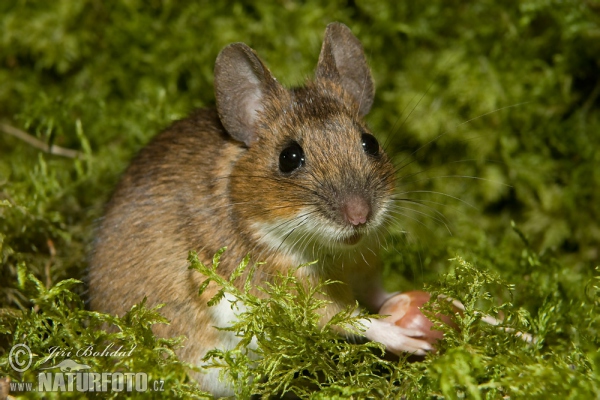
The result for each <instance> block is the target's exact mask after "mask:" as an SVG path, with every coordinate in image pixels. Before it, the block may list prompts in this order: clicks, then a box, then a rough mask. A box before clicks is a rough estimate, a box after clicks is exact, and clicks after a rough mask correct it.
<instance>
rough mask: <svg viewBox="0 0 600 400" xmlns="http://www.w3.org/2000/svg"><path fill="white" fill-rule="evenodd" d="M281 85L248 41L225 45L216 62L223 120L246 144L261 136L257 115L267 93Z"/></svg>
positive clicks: (237, 137)
mask: <svg viewBox="0 0 600 400" xmlns="http://www.w3.org/2000/svg"><path fill="white" fill-rule="evenodd" d="M278 86H279V83H278V82H277V80H276V79H275V78H274V77H273V75H272V74H271V72H270V71H269V69H268V68H267V67H265V65H264V64H263V63H262V61H261V60H260V59H259V58H258V56H257V55H256V53H255V52H254V50H252V49H251V48H250V47H248V46H246V45H245V44H244V43H233V44H230V45H229V46H227V47H225V48H224V49H223V50H221V52H220V53H219V55H218V56H217V60H216V62H215V97H216V100H217V112H218V113H219V118H220V119H221V123H222V124H223V126H224V127H225V129H226V130H227V132H229V134H230V135H231V136H232V137H233V138H234V139H237V140H239V141H241V142H244V143H245V144H246V146H250V145H251V144H252V143H253V142H255V141H256V140H257V139H258V137H257V134H256V122H257V115H258V112H260V111H261V110H262V109H263V102H264V98H265V95H266V94H267V93H268V92H270V91H273V90H276V89H277V88H278Z"/></svg>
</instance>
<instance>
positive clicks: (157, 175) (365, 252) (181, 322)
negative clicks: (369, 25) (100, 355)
mask: <svg viewBox="0 0 600 400" xmlns="http://www.w3.org/2000/svg"><path fill="white" fill-rule="evenodd" d="M215 76H216V78H215V86H216V93H217V108H218V111H216V110H200V111H198V112H196V113H194V114H193V115H191V116H190V117H189V118H187V119H185V120H182V121H178V122H176V123H174V124H173V125H172V126H171V127H170V128H168V129H167V130H165V131H164V132H162V133H161V134H160V135H158V136H157V137H156V138H155V139H154V140H153V141H152V142H151V143H150V144H149V145H148V146H147V147H146V148H144V149H143V150H142V151H141V152H140V154H139V155H138V156H137V158H136V159H135V160H134V161H133V162H132V164H131V165H130V167H129V168H128V170H127V171H126V173H125V174H124V176H123V178H122V180H121V182H120V184H119V185H118V187H117V189H116V191H115V193H114V195H113V197H112V199H111V201H110V202H109V204H108V205H107V208H106V214H105V216H104V218H103V220H102V222H101V225H100V229H99V231H98V234H97V238H96V241H95V246H94V251H93V254H92V259H91V263H90V271H89V285H90V300H91V306H92V308H94V309H98V310H102V311H107V312H111V313H117V314H120V315H122V314H123V313H125V312H126V311H128V310H129V309H130V308H131V306H132V305H133V304H135V303H137V302H139V301H140V300H141V299H142V298H143V297H144V296H146V297H147V298H148V303H149V305H150V306H152V305H155V304H158V303H166V306H165V308H164V309H163V313H164V315H165V316H166V317H167V318H169V319H170V320H171V325H168V326H162V327H160V328H157V333H158V334H160V335H165V336H175V335H181V334H183V335H186V336H187V337H188V340H187V342H186V347H185V348H184V349H182V350H181V352H180V356H181V357H182V358H183V359H184V360H186V361H190V362H197V361H198V360H199V359H200V358H201V357H202V356H203V355H204V354H205V353H206V351H207V350H209V349H211V348H214V347H217V346H219V344H220V340H221V339H220V332H219V331H217V330H216V329H214V328H213V327H212V326H213V325H214V322H213V320H212V317H211V314H210V312H207V306H206V301H207V300H208V299H209V298H210V297H211V295H212V294H214V288H211V289H210V290H208V291H207V292H206V293H205V294H204V295H203V296H198V295H197V290H198V287H199V284H200V282H201V281H202V280H203V277H202V276H200V274H198V273H197V272H194V271H191V270H188V268H187V261H186V259H187V254H188V252H189V251H190V250H194V251H197V252H198V255H199V257H200V260H201V261H203V262H205V263H210V262H211V259H212V256H213V255H214V253H216V252H217V250H218V249H219V248H221V247H223V246H227V247H228V250H227V251H226V252H225V254H224V255H223V258H222V263H221V265H220V273H222V274H223V276H228V275H229V274H230V273H231V271H232V270H233V268H235V267H236V266H237V265H238V263H239V262H240V261H241V260H242V258H243V257H244V256H245V255H246V254H248V253H251V255H252V259H253V260H254V261H265V262H266V263H265V264H264V265H262V266H261V267H260V270H259V273H258V274H256V282H255V284H256V285H259V284H261V282H262V281H268V280H269V279H270V278H271V277H272V276H273V275H274V274H275V273H276V272H278V271H285V270H287V269H288V268H290V267H295V266H297V265H298V263H299V262H307V261H312V260H315V259H319V263H318V264H317V265H315V266H313V267H310V268H304V269H300V270H299V271H300V272H299V274H302V275H303V276H302V278H303V279H304V278H306V279H308V282H309V283H311V284H316V282H317V281H318V280H319V279H335V280H340V281H341V282H345V284H336V285H332V286H329V287H327V296H328V298H329V299H330V300H332V301H333V304H332V306H331V307H329V308H328V309H327V310H325V312H324V314H325V315H324V318H329V317H330V316H331V315H333V314H334V313H336V312H337V311H339V310H340V309H342V308H343V307H345V306H347V305H350V304H353V303H354V302H355V301H356V299H358V300H361V301H363V302H364V303H366V305H367V306H370V308H372V309H375V310H376V308H377V306H378V304H377V303H376V302H375V301H370V299H369V294H368V293H365V291H368V290H370V289H369V287H371V286H376V285H377V280H378V275H377V270H376V265H377V256H376V247H377V246H376V244H377V240H378V239H377V237H376V233H377V229H378V228H380V225H381V223H382V221H383V219H384V217H385V209H386V205H387V204H388V203H389V202H390V201H391V200H390V197H391V194H392V190H393V167H392V165H391V163H390V162H389V160H388V158H387V157H386V155H385V154H383V152H382V151H381V155H380V156H378V157H373V156H370V155H367V154H366V153H365V152H364V151H363V148H362V142H361V135H362V134H363V133H366V132H368V130H367V128H366V126H365V124H364V122H363V121H362V116H364V114H365V113H366V112H368V109H369V108H370V106H371V104H372V101H373V84H372V81H371V77H370V73H369V71H368V68H367V66H366V63H365V60H364V56H363V54H362V48H361V47H360V44H358V41H357V40H356V38H354V36H352V34H351V33H350V31H349V30H348V28H346V27H344V26H343V25H341V24H332V25H330V26H329V27H328V31H327V33H326V38H325V42H324V44H323V50H322V52H321V57H320V61H319V65H318V67H317V78H316V80H315V81H311V82H308V83H307V84H306V86H304V87H300V88H295V89H290V90H288V89H284V88H283V87H282V86H280V85H279V83H277V81H276V80H275V79H274V78H273V77H272V76H271V74H270V72H269V71H268V69H266V67H264V65H263V64H262V62H261V61H260V60H259V59H258V57H257V56H256V55H255V53H254V52H253V51H252V50H251V49H249V48H248V47H246V46H245V45H241V44H234V45H231V46H229V47H227V48H226V49H224V50H223V52H222V53H221V55H219V58H218V59H217V63H216V67H215ZM257 99H258V101H257ZM292 141H296V142H297V143H299V144H300V146H301V147H302V149H303V150H304V154H305V156H306V164H305V166H304V167H303V168H300V169H298V170H296V171H294V172H292V173H289V174H284V173H282V172H281V171H280V170H279V167H278V162H279V161H278V160H279V154H280V153H281V151H282V150H283V149H284V148H285V147H286V146H288V145H289V144H290V143H291V142H292ZM352 196H362V197H361V198H364V199H365V202H366V204H368V205H369V207H370V209H371V214H370V216H369V221H368V222H367V223H366V224H365V225H364V226H360V227H354V226H351V225H349V224H348V223H347V222H346V221H344V218H343V213H342V212H341V211H340V209H341V208H342V205H343V204H345V203H344V202H346V201H347V199H348V198H351V197H352ZM303 210H310V215H307V216H302V217H301V218H299V219H298V220H297V222H293V223H292V222H288V223H289V225H285V224H284V225H282V226H284V227H286V229H287V231H288V232H289V231H292V230H295V229H296V228H298V232H300V231H301V230H302V229H304V228H303V226H304V225H301V224H300V223H301V221H304V219H305V218H307V217H308V218H310V221H311V222H310V223H311V224H313V225H314V226H319V227H326V228H327V229H329V231H328V232H329V233H323V232H320V233H318V234H317V233H315V234H314V235H312V234H311V235H308V234H306V233H305V234H304V236H299V237H294V236H293V235H292V233H293V232H292V233H290V235H291V236H290V237H289V238H288V237H287V236H285V239H284V237H282V235H279V236H278V239H277V240H278V241H279V242H281V243H282V244H281V245H280V246H279V247H277V248H275V247H274V244H273V243H271V242H270V241H269V240H268V238H267V237H266V236H265V232H266V231H265V230H264V229H261V228H259V227H260V226H263V225H261V224H265V225H264V226H270V229H272V228H273V226H272V225H273V224H274V223H277V224H279V222H278V221H284V222H285V221H290V218H292V216H294V215H297V214H301V213H302V212H303ZM269 224H271V225H269ZM265 229H266V228H265ZM282 229H283V228H282ZM331 232H333V234H331ZM357 233H358V234H360V235H361V237H362V241H361V242H360V243H359V244H358V245H355V246H350V245H345V244H344V243H343V240H345V239H346V238H348V237H351V236H352V235H354V234H357ZM328 235H329V236H328ZM267 236H268V235H267ZM309 236H312V237H309ZM309 239H310V240H309ZM275 244H277V242H276V243H275ZM369 302H370V303H369Z"/></svg>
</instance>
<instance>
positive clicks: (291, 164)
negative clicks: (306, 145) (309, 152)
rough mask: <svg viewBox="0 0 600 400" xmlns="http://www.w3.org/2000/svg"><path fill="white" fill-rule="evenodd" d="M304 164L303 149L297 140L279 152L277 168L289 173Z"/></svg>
mask: <svg viewBox="0 0 600 400" xmlns="http://www.w3.org/2000/svg"><path fill="white" fill-rule="evenodd" d="M303 164H304V151H303V150H302V147H300V145H299V144H298V143H297V142H292V143H291V144H290V145H289V146H288V147H286V148H285V149H283V151H282V152H281V154H279V170H280V171H281V172H284V173H289V172H292V171H294V170H295V169H298V168H300V167H301V166H302V165H303Z"/></svg>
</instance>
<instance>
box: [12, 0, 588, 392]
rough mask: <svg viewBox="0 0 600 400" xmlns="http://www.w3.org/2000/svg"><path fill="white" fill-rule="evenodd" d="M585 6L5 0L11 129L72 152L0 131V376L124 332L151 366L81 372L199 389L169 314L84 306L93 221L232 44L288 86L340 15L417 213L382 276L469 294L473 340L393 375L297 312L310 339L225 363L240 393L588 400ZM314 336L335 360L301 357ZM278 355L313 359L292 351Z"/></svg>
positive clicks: (465, 333)
mask: <svg viewBox="0 0 600 400" xmlns="http://www.w3.org/2000/svg"><path fill="white" fill-rule="evenodd" d="M597 9H598V4H597V3H594V2H580V1H567V2H558V1H546V0H543V1H542V0H531V1H521V2H515V3H512V4H506V3H505V2H499V1H484V2H481V1H472V2H464V1H461V2H458V1H452V2H448V1H441V0H440V1H438V0H435V1H429V2H376V1H365V0H360V1H353V2H341V1H336V2H322V1H317V0H307V1H303V2H295V1H279V2H275V1H265V2H259V3H256V4H255V3H253V2H249V1H236V2H228V3H215V2H207V1H178V2H174V1H167V0H164V1H151V2H141V1H134V0H128V1H123V2H100V1H95V0H85V1H79V2H72V1H68V0H59V1H54V2H46V1H18V0H9V1H4V2H2V3H1V4H0V32H2V33H3V34H2V35H1V36H0V82H2V84H1V85H0V123H3V124H8V125H10V126H12V127H16V128H18V129H20V130H23V131H26V132H27V133H29V134H30V135H32V136H35V137H36V138H38V139H40V140H42V141H43V142H45V143H48V144H54V145H57V146H61V147H65V148H70V149H74V150H78V151H80V152H81V153H82V155H81V157H80V158H79V159H70V158H64V157H60V156H55V155H50V154H46V153H43V152H41V151H40V150H38V149H36V148H34V147H32V146H30V145H29V144H27V143H25V142H23V141H20V140H18V139H16V138H14V137H12V136H10V135H8V134H4V133H0V262H1V263H2V265H1V268H0V318H1V325H0V332H1V333H0V370H1V371H2V375H4V374H9V375H10V376H12V378H13V379H15V380H18V379H23V380H28V379H30V378H31V376H33V375H31V374H33V372H31V373H30V375H27V374H26V375H25V376H18V375H16V374H15V373H14V371H12V369H10V368H9V367H8V366H7V364H6V360H7V356H8V351H9V350H10V348H11V346H12V345H13V344H15V343H19V342H20V341H23V340H25V341H26V343H27V344H29V345H30V346H32V349H35V352H38V353H40V354H42V353H44V352H46V351H47V346H51V345H59V344H62V345H65V344H66V342H68V344H69V345H71V346H75V345H83V344H85V343H94V344H97V345H99V344H100V343H104V341H106V340H114V341H116V342H118V343H136V344H138V348H139V349H140V353H138V354H137V357H136V358H135V359H127V360H122V359H116V358H113V359H106V360H105V359H100V358H97V359H94V360H86V362H91V363H93V364H94V367H98V368H106V369H107V370H111V368H121V367H122V368H124V369H128V370H136V369H139V370H143V371H145V372H148V373H150V374H152V375H153V376H160V377H161V378H163V379H166V380H168V382H169V390H170V391H169V394H170V395H171V396H176V395H180V396H187V395H192V394H194V395H197V396H200V393H199V392H198V391H195V389H194V388H193V386H191V385H189V383H188V381H187V380H186V379H187V378H186V377H185V368H184V366H183V365H182V364H181V363H180V362H179V361H178V360H177V359H176V357H175V356H174V355H173V353H172V351H173V349H174V348H175V347H176V346H179V345H181V342H179V341H178V340H175V339H173V338H171V339H158V338H155V337H153V336H152V335H151V333H150V325H151V324H154V323H164V322H165V321H164V320H163V319H162V317H160V310H148V309H146V308H145V307H144V306H143V303H142V300H143V299H139V301H140V304H138V305H134V304H132V305H131V306H132V307H133V308H132V311H131V312H130V313H129V314H128V315H127V316H122V317H116V316H109V315H102V314H97V313H93V312H90V311H87V310H86V309H85V306H84V303H83V301H82V300H81V299H85V285H84V284H76V283H75V281H73V280H72V279H77V280H85V268H86V254H87V252H88V250H89V246H90V243H91V240H92V237H93V227H94V224H95V222H94V221H95V220H96V219H97V218H99V217H100V216H101V213H102V206H103V204H104V203H105V201H106V200H107V199H108V197H109V195H110V193H111V190H112V187H114V185H115V183H116V182H117V180H118V176H119V174H120V173H121V172H122V170H123V169H124V168H125V166H126V165H127V163H128V161H129V159H130V158H131V157H132V155H133V154H134V153H135V152H136V151H137V150H139V149H140V148H141V147H142V146H143V145H144V144H145V143H146V142H147V141H148V140H149V139H150V137H152V136H153V135H154V134H156V132H158V131H159V130H160V129H162V128H163V127H165V126H167V125H168V124H169V123H170V122H171V121H173V120H174V119H177V118H182V117H184V116H185V115H186V114H188V113H189V112H190V111H191V110H192V109H193V108H196V107H202V106H210V105H212V104H213V102H214V96H213V90H212V79H213V76H212V75H213V74H212V69H213V65H214V59H215V57H216V55H217V54H218V52H219V50H220V49H221V48H222V47H223V46H225V45H227V44H229V43H231V42H234V41H244V42H246V43H248V44H249V45H250V46H252V47H253V48H254V49H256V50H257V52H258V53H259V54H260V55H261V57H262V58H263V59H264V60H265V62H266V63H267V65H269V67H270V68H271V70H272V71H273V73H274V74H275V76H277V77H278V78H280V79H281V80H282V81H283V82H284V83H287V84H297V83H301V82H302V81H303V79H304V77H305V76H307V75H309V74H310V73H311V71H312V69H313V68H314V65H315V63H316V59H317V56H318V52H319V48H320V41H321V38H322V34H323V31H324V27H325V25H326V24H327V23H328V22H331V21H334V20H338V21H342V22H344V23H346V24H347V25H349V26H350V27H351V29H352V30H353V32H354V33H355V34H356V35H357V36H358V37H359V39H360V40H361V42H362V43H363V44H364V47H365V49H366V52H367V56H368V58H369V63H370V65H371V67H372V69H373V74H374V77H375V80H376V87H377V95H376V101H375V105H374V108H373V111H372V112H371V114H370V115H369V117H368V120H369V123H370V125H371V127H372V129H373V131H374V132H376V133H377V135H378V136H379V137H380V138H381V139H383V141H385V143H386V147H387V150H388V152H389V153H390V154H392V155H393V156H394V158H395V160H396V162H397V165H398V168H399V176H400V179H399V186H400V191H402V192H405V195H404V196H405V197H407V198H410V199H413V200H419V201H421V203H420V204H416V203H406V204H404V203H403V204H402V205H403V206H406V207H407V209H405V210H403V213H404V214H405V215H397V216H396V219H397V226H395V227H393V228H392V229H391V230H390V235H389V237H388V238H387V239H386V240H387V243H388V246H387V247H386V249H385V250H384V257H383V261H384V265H385V283H386V285H387V287H388V289H390V290H407V289H422V288H424V287H427V288H428V289H427V290H430V291H432V292H436V293H437V292H440V293H445V294H447V295H450V296H453V297H455V298H459V299H461V300H462V301H463V302H464V303H465V305H467V312H465V314H464V315H463V316H462V317H461V318H462V319H459V322H460V325H461V326H462V330H461V331H460V333H457V332H454V331H448V332H446V340H445V341H444V342H443V344H442V345H441V348H440V351H439V352H438V353H437V354H435V355H432V356H430V357H428V358H427V359H426V360H424V361H423V362H418V363H408V362H406V361H404V360H402V361H400V362H399V363H392V362H388V361H384V360H381V359H380V358H379V357H378V350H377V349H374V347H373V346H372V345H349V344H347V343H345V342H342V341H340V340H339V338H337V337H336V336H334V335H333V334H332V333H331V332H330V331H327V329H325V330H323V331H319V330H318V329H317V328H316V327H315V326H314V325H311V324H310V318H309V320H303V322H302V323H304V325H294V324H296V323H298V324H299V323H300V322H299V321H287V320H286V321H287V322H286V323H289V324H292V325H290V326H289V330H292V329H298V330H303V332H304V331H305V332H306V336H303V335H299V334H295V336H294V337H291V336H290V337H288V336H285V335H282V336H281V338H282V339H281V341H271V340H268V337H270V336H269V335H273V333H274V332H277V335H281V333H280V332H281V331H282V329H281V327H279V328H278V327H277V326H276V324H275V325H273V326H271V327H264V326H262V327H260V329H263V330H264V332H265V335H266V336H265V338H266V339H265V341H264V342H260V341H259V343H263V345H264V346H263V347H259V350H258V351H262V352H263V353H262V354H263V356H264V358H263V360H266V361H264V363H263V364H261V363H256V365H255V369H254V370H252V371H250V370H248V369H244V368H243V366H242V365H241V361H242V360H244V359H243V357H246V356H247V354H245V353H244V351H243V350H242V349H238V350H239V351H238V352H237V353H234V354H230V355H226V354H220V355H219V356H220V357H222V358H215V360H220V361H219V362H220V363H222V364H224V365H227V368H226V375H228V376H232V375H235V374H238V376H239V378H238V379H239V380H238V381H237V382H238V385H241V383H240V382H247V381H244V379H249V376H250V374H258V375H259V376H261V377H262V376H264V377H269V379H267V380H266V381H261V380H257V381H253V383H252V385H247V386H246V387H242V386H240V387H239V390H240V393H241V394H243V395H245V394H248V393H250V391H258V392H264V393H272V392H277V391H281V390H282V389H284V388H287V389H290V390H291V389H292V388H301V389H298V390H301V393H304V394H306V395H307V396H308V395H310V396H313V397H315V398H335V397H337V398H347V397H351V396H354V397H364V396H366V395H367V394H378V395H380V394H386V395H391V396H399V395H401V394H405V395H407V397H409V398H435V397H447V398H460V397H469V398H499V397H502V396H507V395H508V396H511V397H514V398H537V397H548V396H560V397H565V398H595V397H598V396H599V393H598V391H599V390H600V389H599V387H600V383H599V379H600V377H599V372H598V371H599V368H600V353H598V350H597V349H598V348H599V345H600V343H598V339H597V338H598V336H599V335H598V330H599V328H600V320H599V318H600V317H598V312H597V307H598V306H599V305H600V304H599V302H600V297H599V289H598V287H599V286H600V283H599V282H598V278H597V276H598V271H597V269H596V268H597V266H598V265H599V264H600V249H599V248H598V243H600V215H599V214H598V212H599V209H598V207H597V205H598V204H600V169H599V168H598V167H597V165H598V162H599V161H600V135H599V134H598V132H600V111H599V109H600V100H599V97H598V95H599V94H600V81H599V80H598V76H600V73H599V70H598V56H597V55H598V54H600V40H599V38H600V17H599V14H598V13H597ZM436 193H438V194H436ZM411 209H412V211H411ZM511 221H515V223H514V226H513V224H512V223H511ZM449 232H450V233H449ZM224 245H226V243H224ZM449 259H452V261H448V260H449ZM25 266H26V267H25ZM248 268H250V267H248ZM204 272H207V273H209V271H204ZM209 275H210V273H209ZM223 283H226V282H223ZM295 284H296V283H295V282H293V281H291V280H290V278H289V277H286V276H283V277H282V278H281V282H280V286H278V285H276V286H274V287H271V288H268V290H267V291H269V293H270V294H271V296H272V300H267V299H268V298H267V299H261V300H260V302H259V301H258V300H256V301H257V303H256V306H257V307H258V306H259V305H261V307H263V308H260V311H258V310H257V311H256V312H257V313H259V314H260V317H261V318H263V317H264V318H267V317H268V316H270V318H272V319H273V320H274V321H281V322H282V323H283V321H284V320H283V319H282V312H281V309H286V310H287V311H286V313H288V312H289V313H292V314H290V315H297V314H294V313H302V312H306V313H308V314H307V315H311V314H310V312H311V310H314V308H315V307H318V306H319V304H317V303H311V302H310V301H308V299H305V300H306V301H305V302H304V303H303V302H302V301H300V300H302V298H300V299H297V298H295V299H294V300H293V301H294V302H295V303H294V304H295V305H294V304H291V303H289V302H290V301H292V299H291V298H289V297H286V296H284V291H285V289H289V287H290V285H292V286H293V285H295ZM324 284H326V283H324ZM224 286H225V287H226V288H227V287H228V286H227V285H224ZM229 289H231V288H230V287H229ZM237 294H238V295H239V296H242V297H243V296H246V294H244V292H241V293H237ZM232 295H233V294H232ZM299 295H300V296H303V295H306V293H300V294H299ZM243 298H244V299H245V300H246V301H249V299H248V298H246V297H243ZM269 301H270V302H269ZM262 302H265V303H262ZM300 305H302V307H300ZM285 307H289V308H285ZM298 307H300V308H298ZM476 310H479V311H480V312H488V313H492V314H493V313H495V312H497V311H502V313H503V314H504V315H505V317H506V321H507V322H506V323H507V324H509V325H510V326H511V327H513V328H514V329H516V330H519V331H527V332H531V333H532V334H534V335H535V336H536V337H537V338H538V341H537V342H536V344H535V345H532V346H529V345H526V344H524V343H523V342H522V341H520V340H516V339H515V338H514V335H511V334H508V333H506V332H503V331H501V330H498V329H494V328H492V327H489V326H486V325H485V324H482V323H481V322H478V317H477V314H476V313H475V312H476ZM286 313H283V314H286ZM346 318H347V315H346V316H340V323H345V322H344V321H346V323H351V321H350V320H347V319H346ZM103 323H106V324H108V326H112V327H113V330H112V331H109V332H106V331H105V330H104V328H107V326H102V324H103ZM242 323H244V324H248V325H247V331H244V329H246V328H243V327H242V326H241V325H240V326H238V327H236V329H238V330H239V331H240V332H242V331H244V332H246V333H245V334H246V335H250V333H253V334H258V333H259V332H260V329H259V325H256V324H258V321H253V320H252V318H250V316H248V318H245V319H243V321H242ZM286 326H287V325H286ZM277 329H279V330H277ZM287 330H288V329H287V328H286V329H285V331H287ZM267 333H268V334H267ZM283 339H286V340H287V341H285V343H284V341H283ZM183 343H185V342H183ZM309 343H319V346H321V347H319V349H320V351H323V352H325V353H326V354H328V355H330V356H329V357H328V359H327V360H322V359H318V357H314V358H313V359H311V358H310V357H309V356H311V355H310V354H308V353H309V352H307V351H306V348H307V347H306V346H308V344H309ZM294 346H295V347H294ZM284 348H285V349H286V352H287V353H289V354H303V355H304V354H307V357H308V358H306V359H302V360H300V359H284V358H281V357H282V355H283V354H284V353H283V349H284ZM278 349H279V350H281V351H280V352H279V353H278ZM302 349H304V350H302ZM314 353H315V354H316V353H317V352H314ZM315 354H313V355H312V356H314V355H315ZM216 355H217V354H216ZM342 355H343V357H346V358H343V357H342ZM278 357H280V358H278ZM331 360H335V362H336V363H337V364H336V366H337V370H336V369H335V368H333V369H331V370H330V371H329V372H325V373H324V374H325V376H321V378H324V379H319V380H317V379H316V378H315V379H312V378H314V376H313V375H311V374H310V371H311V368H317V366H318V368H323V369H324V370H325V371H327V366H326V365H323V364H321V363H324V362H325V361H331ZM37 361H39V360H37ZM284 361H285V362H284ZM119 363H122V364H119ZM311 363H312V364H311ZM275 365H276V368H275V367H274V366H275ZM39 367H40V365H37V364H36V366H35V368H39ZM299 371H308V372H303V373H302V374H301V373H299ZM328 374H329V375H328ZM311 377H312V378H311ZM311 379H312V380H311ZM309 382H310V383H311V385H312V386H311V385H308V386H307V383H309ZM315 385H316V386H315ZM316 388H318V389H319V391H314V389H316ZM244 390H245V391H244ZM294 390H295V389H294Z"/></svg>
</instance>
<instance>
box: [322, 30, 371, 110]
mask: <svg viewBox="0 0 600 400" xmlns="http://www.w3.org/2000/svg"><path fill="white" fill-rule="evenodd" d="M316 77H317V80H330V81H334V82H337V83H339V84H340V85H341V86H342V88H343V89H344V90H345V91H346V92H348V93H349V94H350V95H351V96H352V97H353V98H354V100H355V102H356V105H357V107H358V113H359V115H360V116H361V117H362V116H364V115H366V114H367V113H368V112H369V110H370V109H371V106H372V105H373V97H374V96H375V88H374V85H373V78H372V77H371V71H370V70H369V67H368V65H367V60H366V58H365V53H364V51H363V47H362V45H361V44H360V42H359V41H358V39H357V38H356V36H354V35H353V34H352V31H350V28H348V27H347V26H346V25H344V24H342V23H340V22H333V23H331V24H329V25H327V28H326V29H325V38H324V39H323V47H321V54H320V56H319V63H318V64H317V71H316Z"/></svg>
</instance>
